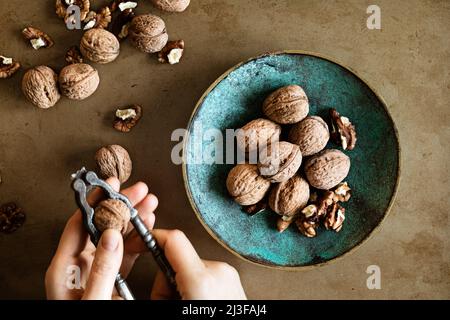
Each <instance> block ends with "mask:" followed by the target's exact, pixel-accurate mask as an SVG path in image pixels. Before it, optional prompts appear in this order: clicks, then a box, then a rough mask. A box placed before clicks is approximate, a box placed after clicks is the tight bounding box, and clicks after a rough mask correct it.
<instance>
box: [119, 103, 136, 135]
mask: <svg viewBox="0 0 450 320" xmlns="http://www.w3.org/2000/svg"><path fill="white" fill-rule="evenodd" d="M141 117H142V107H141V106H139V105H137V104H133V105H131V106H129V107H127V108H124V109H117V110H116V118H115V119H114V123H113V127H114V129H116V130H117V131H120V132H130V131H131V129H133V127H134V126H135V125H136V124H137V123H138V122H139V120H140V119H141Z"/></svg>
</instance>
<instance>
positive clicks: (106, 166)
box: [95, 144, 132, 183]
mask: <svg viewBox="0 0 450 320" xmlns="http://www.w3.org/2000/svg"><path fill="white" fill-rule="evenodd" d="M95 161H96V163H97V167H98V169H99V171H100V175H101V176H102V178H104V179H106V178H109V177H116V178H118V179H119V181H120V183H124V182H126V181H127V180H128V178H130V175H131V170H132V163H131V158H130V155H129V154H128V152H127V150H125V148H123V147H121V146H119V145H116V144H115V145H110V146H106V147H103V148H100V149H99V150H98V151H97V153H96V154H95Z"/></svg>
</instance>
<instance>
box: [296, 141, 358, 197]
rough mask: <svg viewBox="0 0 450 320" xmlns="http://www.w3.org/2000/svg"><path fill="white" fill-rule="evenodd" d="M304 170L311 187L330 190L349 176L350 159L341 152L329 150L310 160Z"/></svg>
mask: <svg viewBox="0 0 450 320" xmlns="http://www.w3.org/2000/svg"><path fill="white" fill-rule="evenodd" d="M304 169H305V174H306V178H307V179H308V181H309V183H310V184H311V186H313V187H314V188H317V189H323V190H328V189H331V188H333V187H335V186H336V185H338V184H339V183H340V182H341V181H342V180H344V178H345V177H346V176H347V174H348V172H349V170H350V158H349V157H348V156H347V155H345V154H344V153H343V152H341V151H339V150H336V149H327V150H323V151H321V152H319V153H318V154H316V155H314V156H312V157H311V158H309V159H308V160H307V161H306V163H305V168H304Z"/></svg>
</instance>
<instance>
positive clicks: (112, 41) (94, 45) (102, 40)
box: [80, 28, 120, 64]
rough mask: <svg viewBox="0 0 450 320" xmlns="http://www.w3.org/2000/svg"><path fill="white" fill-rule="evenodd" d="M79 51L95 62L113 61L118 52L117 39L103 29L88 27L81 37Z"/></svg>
mask: <svg viewBox="0 0 450 320" xmlns="http://www.w3.org/2000/svg"><path fill="white" fill-rule="evenodd" d="M80 51H81V53H82V54H83V56H84V57H86V58H88V59H89V60H91V61H92V62H96V63H102V64H105V63H109V62H112V61H114V60H115V59H116V58H117V57H118V56H119V53H120V44H119V40H117V38H116V37H115V36H114V35H113V34H112V33H111V32H109V31H106V30H104V29H98V28H94V29H90V30H88V31H86V32H85V33H84V35H83V37H82V38H81V43H80Z"/></svg>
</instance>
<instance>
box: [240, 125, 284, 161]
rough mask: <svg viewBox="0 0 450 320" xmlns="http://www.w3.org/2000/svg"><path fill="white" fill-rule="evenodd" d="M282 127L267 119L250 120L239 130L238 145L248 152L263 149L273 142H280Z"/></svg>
mask: <svg viewBox="0 0 450 320" xmlns="http://www.w3.org/2000/svg"><path fill="white" fill-rule="evenodd" d="M280 133H281V127H280V126H279V125H278V124H276V123H274V122H272V121H270V120H267V119H263V118H259V119H255V120H252V121H250V122H249V123H247V124H246V125H245V126H243V127H242V128H241V129H240V130H239V131H238V135H237V136H238V138H237V146H238V148H239V149H241V150H242V151H245V152H246V153H251V152H255V151H258V150H262V149H263V148H265V147H266V146H267V145H269V144H271V143H272V142H278V141H279V138H280Z"/></svg>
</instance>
